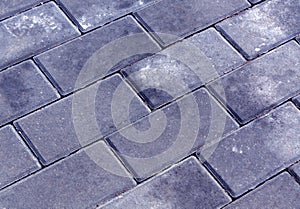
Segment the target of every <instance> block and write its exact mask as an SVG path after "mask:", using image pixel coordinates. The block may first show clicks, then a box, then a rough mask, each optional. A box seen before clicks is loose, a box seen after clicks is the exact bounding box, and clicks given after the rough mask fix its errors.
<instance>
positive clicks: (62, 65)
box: [35, 4, 159, 95]
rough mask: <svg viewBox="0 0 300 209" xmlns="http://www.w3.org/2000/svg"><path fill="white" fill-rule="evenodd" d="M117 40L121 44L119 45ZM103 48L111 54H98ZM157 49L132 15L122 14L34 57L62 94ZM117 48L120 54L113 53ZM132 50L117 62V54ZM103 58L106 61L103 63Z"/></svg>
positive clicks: (118, 55) (120, 55) (122, 54)
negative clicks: (97, 27) (125, 15)
mask: <svg viewBox="0 0 300 209" xmlns="http://www.w3.org/2000/svg"><path fill="white" fill-rule="evenodd" d="M84 5H85V4H84ZM127 37H128V38H127ZM130 37H132V39H130V40H133V39H134V41H133V42H130V41H128V39H129V38H130ZM120 42H121V43H122V44H123V46H121V44H120ZM102 47H104V48H105V47H106V48H108V49H109V50H110V53H106V54H104V55H103V54H101V55H100V52H104V51H105V50H104V49H102V50H100V49H101V48H102ZM158 50H159V47H158V46H157V45H156V44H154V43H153V42H152V41H151V40H150V38H149V37H148V35H146V34H145V33H144V32H143V30H142V29H141V28H140V27H139V26H138V25H137V23H136V22H135V21H134V20H133V18H131V17H125V18H123V19H121V20H119V21H116V22H114V23H112V24H110V25H107V26H105V27H103V28H100V29H98V30H96V31H93V32H91V33H89V34H87V35H84V36H81V37H80V38H77V39H75V40H73V41H71V42H68V43H66V44H63V45H61V46H59V47H57V48H54V49H52V50H49V51H47V52H45V53H43V54H41V55H39V56H37V57H35V59H36V60H37V61H38V62H39V64H40V65H41V66H42V69H43V70H44V71H45V73H46V74H47V75H48V76H49V78H50V79H51V80H52V82H53V83H54V84H55V85H56V86H57V88H58V89H59V90H60V92H61V94H64V95H65V94H68V93H70V92H72V91H73V90H74V89H75V88H76V89H77V88H81V87H83V86H84V85H87V84H89V83H91V82H93V81H95V80H97V79H100V78H102V77H103V76H106V75H107V74H109V73H112V72H114V71H116V70H119V69H121V68H122V67H124V66H126V65H129V64H131V63H133V62H135V61H137V60H138V59H141V58H143V57H145V56H147V54H148V53H154V52H156V51H158ZM117 51H119V53H116V52H117ZM141 51H145V52H146V54H139V55H137V53H134V52H141ZM111 53H113V54H111ZM131 53H134V54H133V55H136V56H132V57H129V58H127V59H125V60H123V62H122V63H119V62H120V61H122V60H119V59H118V57H122V56H126V57H127V56H129V55H130V54H131ZM97 54H99V55H98V57H97ZM93 56H94V57H95V56H96V60H95V61H96V63H93V64H91V65H86V63H87V61H89V60H90V59H91V57H93ZM112 58H115V59H116V62H115V63H114V62H113V61H112ZM99 60H101V62H99ZM103 60H105V61H106V62H103ZM118 64H119V65H118ZM109 65H112V66H110V67H114V68H113V69H111V68H110V67H108V66H109ZM115 65H117V66H115ZM107 67H108V69H107ZM70 69H72V70H70ZM86 69H90V71H89V73H86V72H87V71H86ZM80 73H81V74H80ZM83 74H87V75H85V76H80V77H79V75H83ZM79 79H80V80H79ZM76 82H77V83H76ZM75 84H76V87H75Z"/></svg>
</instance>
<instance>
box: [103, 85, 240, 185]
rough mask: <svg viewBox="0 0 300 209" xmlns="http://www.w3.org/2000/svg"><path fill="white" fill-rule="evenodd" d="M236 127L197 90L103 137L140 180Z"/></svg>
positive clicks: (202, 90)
mask: <svg viewBox="0 0 300 209" xmlns="http://www.w3.org/2000/svg"><path fill="white" fill-rule="evenodd" d="M197 113H198V114H197ZM236 128H237V125H236V124H235V123H234V122H233V120H232V119H231V118H230V117H229V116H228V115H227V114H226V113H225V112H224V110H223V109H221V108H220V106H219V105H218V104H217V103H215V101H214V100H213V99H212V98H211V97H210V96H209V94H208V93H207V91H205V90H204V89H200V90H199V91H197V92H195V93H194V94H192V95H189V96H187V97H184V98H183V99H182V100H179V101H178V102H176V103H174V104H171V105H168V106H166V107H164V108H163V109H161V110H160V111H158V112H155V113H153V114H151V115H149V116H148V117H146V118H144V119H142V120H140V121H138V122H137V123H135V124H133V125H131V126H129V127H127V128H126V129H124V130H121V131H120V132H118V133H115V134H113V135H111V136H109V137H107V138H106V140H107V141H108V143H109V144H110V145H111V146H112V147H113V148H114V149H115V150H116V153H117V154H118V155H119V156H120V157H121V158H122V159H123V161H124V163H125V164H126V165H127V166H128V167H129V168H130V169H131V171H132V173H133V174H134V177H135V178H136V179H137V180H138V181H142V180H144V179H145V178H147V177H149V176H152V175H153V174H155V173H157V172H159V171H161V170H163V169H164V168H166V167H168V166H170V165H172V163H175V162H177V161H179V160H180V159H182V158H184V157H186V156H187V155H189V154H191V153H193V152H195V151H196V150H198V149H199V148H200V147H203V145H204V144H205V145H207V144H211V143H215V141H218V140H219V139H220V138H221V137H222V136H223V135H225V134H228V132H230V131H232V130H234V129H236Z"/></svg>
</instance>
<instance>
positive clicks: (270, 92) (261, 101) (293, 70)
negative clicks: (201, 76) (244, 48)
mask: <svg viewBox="0 0 300 209" xmlns="http://www.w3.org/2000/svg"><path fill="white" fill-rule="evenodd" d="M299 57H300V46H299V45H298V44H297V43H296V42H294V41H291V42H289V43H287V44H285V45H283V46H281V47H280V48H277V49H276V50H274V51H272V52H270V53H269V54H267V55H264V56H262V57H261V58H258V59H256V60H254V61H252V62H250V63H248V64H247V65H245V66H243V67H242V68H240V69H237V70H236V71H234V72H232V73H230V74H228V75H226V76H224V77H223V78H221V79H220V80H218V81H216V82H213V83H211V84H210V85H209V86H208V88H209V89H211V90H212V92H214V94H215V95H216V96H217V97H218V98H219V99H220V100H222V102H223V103H224V104H225V105H226V106H227V107H228V108H229V109H230V110H231V111H232V113H233V114H234V115H235V117H236V118H237V119H238V120H239V122H240V123H247V122H248V121H250V120H252V119H254V118H255V117H257V116H258V115H260V114H262V113H263V112H264V111H267V110H270V109H271V108H272V107H274V106H276V105H278V104H280V103H281V102H283V101H286V100H288V99H289V98H290V97H293V96H294V95H297V92H299V91H300V87H299V82H300V71H299V65H300V60H299ZM223 91H224V92H225V95H224V92H223Z"/></svg>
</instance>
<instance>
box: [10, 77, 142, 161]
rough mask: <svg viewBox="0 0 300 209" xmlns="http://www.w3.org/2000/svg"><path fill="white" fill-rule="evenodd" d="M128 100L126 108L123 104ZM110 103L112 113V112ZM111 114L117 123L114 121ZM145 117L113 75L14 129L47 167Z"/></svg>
mask: <svg viewBox="0 0 300 209" xmlns="http://www.w3.org/2000/svg"><path fill="white" fill-rule="evenodd" d="M117 89H119V91H117ZM114 98H115V99H116V98H117V100H115V101H114V100H113V99H114ZM131 98H132V102H130V103H129V104H128V106H127V104H126V100H127V99H131ZM129 101H130V100H129ZM112 103H114V104H115V105H116V107H115V109H111V108H113V107H112V105H111V104H112ZM127 110H128V112H129V118H127V115H126V113H127ZM117 111H119V112H117ZM113 113H114V114H115V115H117V116H114V117H119V119H118V118H117V119H118V120H116V119H113V115H112V114H113ZM146 114H148V110H147V109H146V107H145V106H144V105H143V104H142V102H141V101H140V100H139V99H138V98H137V97H136V96H135V94H134V93H133V91H132V90H130V89H129V87H128V86H127V85H126V84H125V83H124V82H123V81H122V79H121V78H120V76H117V75H115V76H112V77H110V78H108V79H106V80H103V81H100V82H98V83H96V84H94V85H92V86H90V87H88V88H86V89H84V90H82V91H80V92H78V93H76V94H75V95H74V96H69V97H67V98H65V99H63V100H60V101H58V102H56V103H54V104H52V105H51V106H48V107H46V108H45V109H42V110H39V111H36V112H34V113H33V114H30V115H28V116H26V117H24V118H21V119H20V120H18V121H17V122H16V126H17V127H18V128H19V129H20V130H22V132H23V133H24V135H25V138H26V140H27V141H28V143H29V144H31V145H32V146H33V149H34V150H35V151H36V152H37V155H38V156H39V157H40V158H41V161H42V163H43V164H49V163H51V162H53V161H55V160H57V159H59V158H61V157H63V156H67V155H69V154H70V153H72V152H74V151H75V150H77V149H79V148H80V147H81V146H84V145H87V144H89V143H91V142H93V141H95V140H98V139H100V138H101V137H103V136H106V135H108V134H110V133H112V132H113V131H115V130H116V129H117V127H124V126H125V125H128V124H130V123H131V122H133V121H136V120H137V119H139V118H141V117H143V116H144V115H146ZM94 121H95V123H96V124H94V123H93V122H94Z"/></svg>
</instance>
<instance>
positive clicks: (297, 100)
mask: <svg viewBox="0 0 300 209" xmlns="http://www.w3.org/2000/svg"><path fill="white" fill-rule="evenodd" d="M293 102H294V103H295V105H296V106H297V107H298V108H300V95H299V96H297V97H296V98H294V99H293Z"/></svg>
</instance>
